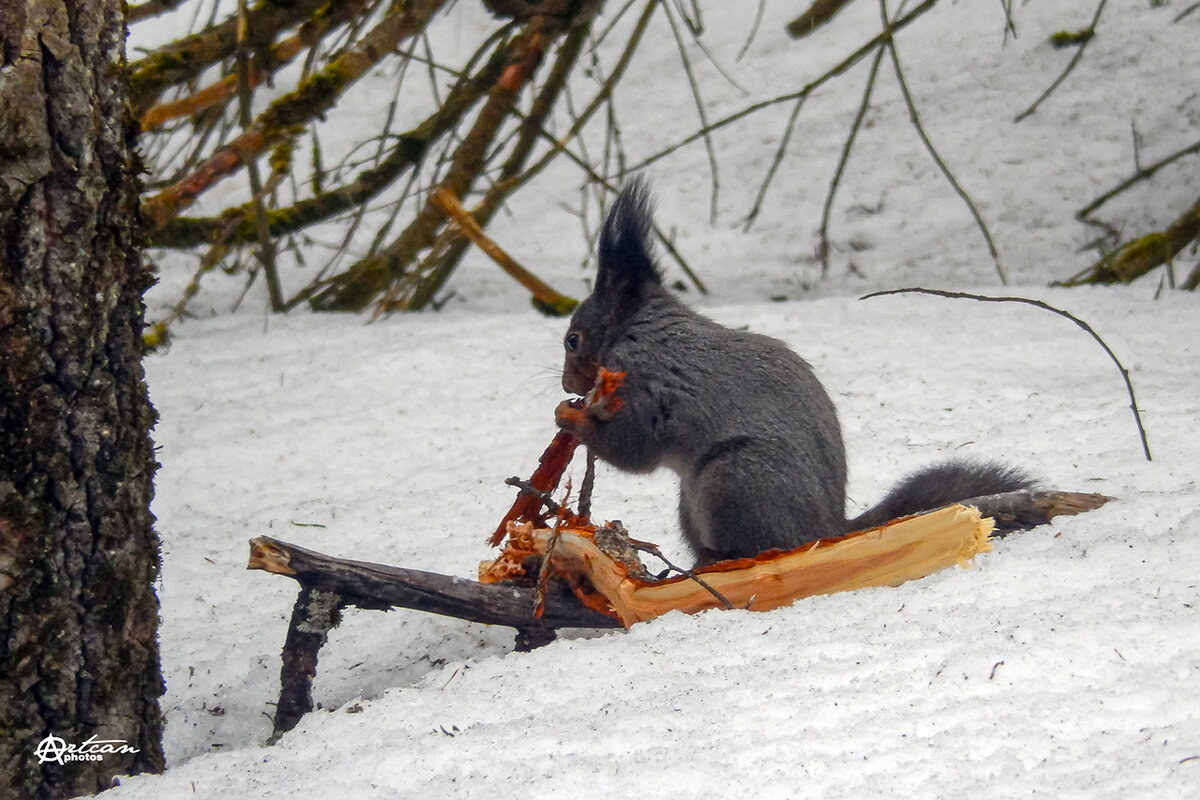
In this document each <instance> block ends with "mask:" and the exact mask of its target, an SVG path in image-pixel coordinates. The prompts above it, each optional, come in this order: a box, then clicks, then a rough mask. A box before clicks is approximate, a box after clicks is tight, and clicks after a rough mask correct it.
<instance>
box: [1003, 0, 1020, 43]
mask: <svg viewBox="0 0 1200 800" xmlns="http://www.w3.org/2000/svg"><path fill="white" fill-rule="evenodd" d="M1000 10H1001V11H1003V12H1004V44H1008V35H1009V34H1010V33H1011V34H1012V37H1013V38H1014V39H1016V38H1017V23H1016V21H1015V20H1013V14H1012V0H1000Z"/></svg>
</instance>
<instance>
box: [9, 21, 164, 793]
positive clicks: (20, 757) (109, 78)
mask: <svg viewBox="0 0 1200 800" xmlns="http://www.w3.org/2000/svg"><path fill="white" fill-rule="evenodd" d="M124 36H125V27H124V18H123V3H122V2H121V0H23V1H22V0H16V1H14V0H4V2H2V3H0V47H2V50H0V58H2V61H0V236H2V239H0V243H2V248H0V620H2V622H0V798H5V799H7V798H59V797H72V796H76V795H80V794H87V793H92V792H95V791H97V790H99V789H103V788H107V787H108V786H110V785H111V783H112V778H113V776H114V775H119V774H125V773H132V772H144V771H158V770H161V769H162V767H163V756H162V744H161V738H162V737H161V733H162V717H161V713H160V710H159V705H158V698H159V696H160V695H161V694H162V676H161V672H160V670H159V662H158V645H157V639H156V634H157V625H158V600H157V598H156V596H155V594H154V587H153V584H154V580H155V578H156V576H157V573H158V541H157V538H156V535H155V532H154V528H153V517H152V516H151V514H150V509H149V504H150V498H151V496H152V493H153V489H152V478H153V473H154V468H155V466H156V464H155V461H154V452H153V447H152V443H151V442H150V439H149V428H150V426H151V425H152V424H153V422H154V411H153V409H152V408H151V406H150V401H149V398H148V397H147V394H146V387H145V384H144V382H143V373H142V367H141V354H142V337H141V334H142V320H143V305H142V292H143V290H144V289H145V288H146V287H147V286H148V285H149V283H150V282H151V275H150V273H149V271H148V270H146V269H145V268H144V267H143V265H142V261H141V256H140V253H139V249H138V246H139V238H140V234H139V225H138V216H137V214H138V207H137V198H138V181H137V171H138V169H139V164H138V162H137V160H136V157H135V156H134V154H133V147H132V146H133V135H134V129H133V126H132V125H131V123H130V118H129V116H128V113H127V106H126V86H125V80H126V76H125V72H124ZM81 754H82V755H83V758H72V756H80V755H81Z"/></svg>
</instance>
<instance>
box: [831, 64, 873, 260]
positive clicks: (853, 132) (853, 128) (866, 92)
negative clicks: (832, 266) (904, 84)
mask: <svg viewBox="0 0 1200 800" xmlns="http://www.w3.org/2000/svg"><path fill="white" fill-rule="evenodd" d="M885 49H886V48H884V47H883V46H882V45H880V47H879V49H878V50H876V51H875V60H874V61H872V62H871V72H870V74H869V75H867V85H866V88H865V89H863V96H862V102H861V103H859V105H858V112H857V113H856V114H855V115H854V122H853V123H852V124H851V125H850V132H849V133H848V134H847V135H846V143H845V144H844V145H842V153H841V155H840V156H839V157H838V164H837V169H836V170H834V173H833V178H832V179H831V180H830V181H829V191H828V192H827V193H826V194H825V205H824V207H823V208H822V209H821V227H820V229H819V230H818V231H817V254H818V255H819V256H820V257H821V274H822V275H828V274H829V220H830V218H831V217H832V216H833V199H834V197H835V196H836V195H837V190H838V187H839V186H840V184H841V181H842V175H843V174H844V173H845V171H846V165H847V164H849V163H850V151H851V150H852V149H853V147H854V142H855V140H856V139H857V138H858V131H859V129H860V128H861V127H862V122H863V119H865V118H866V116H867V109H869V108H870V107H871V95H872V94H873V93H874V90H875V79H876V77H878V75H879V65H880V63H882V61H883V53H884V50H885Z"/></svg>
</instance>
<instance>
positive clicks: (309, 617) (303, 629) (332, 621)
mask: <svg viewBox="0 0 1200 800" xmlns="http://www.w3.org/2000/svg"><path fill="white" fill-rule="evenodd" d="M343 605H344V601H343V599H342V597H341V596H340V595H339V594H337V593H336V592H326V591H323V590H321V589H314V588H312V587H310V586H305V585H303V584H301V586H300V596H299V597H297V598H296V605H295V606H293V607H292V622H291V624H290V625H288V632H287V639H286V640H285V641H284V644H283V658H282V661H283V665H282V667H281V668H280V670H279V703H278V704H277V705H276V706H275V722H274V725H273V730H272V732H271V738H270V739H269V740H268V743H269V744H274V743H275V742H277V741H279V737H280V736H282V735H283V734H285V733H287V732H288V731H290V730H291V729H292V728H294V727H296V723H298V722H299V721H300V718H301V717H303V716H304V715H305V714H307V713H308V712H309V711H312V709H313V699H312V682H313V678H314V677H316V674H317V656H318V655H319V653H320V651H321V648H322V647H323V646H324V645H325V642H326V640H328V638H329V632H330V631H331V630H333V629H334V628H336V627H337V626H338V623H339V622H341V620H342V606H343Z"/></svg>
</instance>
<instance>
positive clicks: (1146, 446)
mask: <svg viewBox="0 0 1200 800" xmlns="http://www.w3.org/2000/svg"><path fill="white" fill-rule="evenodd" d="M890 294H929V295H934V296H935V297H949V298H954V299H963V300H978V301H981V302H985V303H1023V304H1025V305H1028V306H1033V307H1034V308H1040V309H1043V310H1045V311H1050V312H1052V313H1054V314H1057V315H1059V316H1060V317H1065V318H1066V319H1069V320H1071V322H1073V323H1075V324H1076V325H1077V326H1078V327H1080V328H1082V329H1083V331H1084V332H1085V333H1087V335H1088V336H1091V337H1092V338H1093V339H1094V340H1095V341H1096V343H1097V344H1099V345H1100V347H1101V348H1103V350H1104V352H1105V353H1107V354H1108V357H1109V358H1110V359H1112V362H1113V363H1114V364H1116V365H1117V370H1118V371H1119V372H1120V373H1121V379H1122V380H1123V381H1125V390H1126V391H1127V392H1128V393H1129V407H1130V409H1131V410H1132V411H1133V419H1134V422H1136V423H1137V429H1138V437H1139V438H1140V439H1141V442H1142V452H1143V453H1145V455H1146V460H1147V461H1150V460H1151V458H1150V443H1149V442H1148V441H1147V439H1146V428H1145V427H1144V426H1143V425H1142V415H1141V413H1140V412H1139V411H1138V406H1137V398H1136V397H1135V396H1134V394H1133V382H1132V381H1131V380H1130V379H1129V370H1127V369H1125V366H1124V365H1123V364H1122V363H1121V361H1120V359H1118V358H1117V356H1116V354H1115V353H1114V352H1113V351H1112V348H1110V347H1109V346H1108V344H1106V343H1105V341H1104V340H1103V339H1101V338H1100V336H1099V334H1097V333H1096V331H1094V330H1093V329H1092V326H1091V325H1089V324H1087V323H1086V322H1084V321H1083V320H1081V319H1080V318H1079V317H1077V316H1075V315H1074V314H1071V313H1069V312H1067V311H1063V310H1062V309H1061V308H1055V307H1054V306H1052V305H1049V304H1048V303H1044V302H1042V301H1041V300H1031V299H1029V298H1028V297H989V296H986V295H979V294H969V293H967V292H946V291H942V290H940V289H921V288H909V289H889V290H887V291H882V292H872V293H871V294H867V295H863V296H862V297H861V298H859V299H860V300H868V299H870V298H872V297H883V296H884V295H890Z"/></svg>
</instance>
